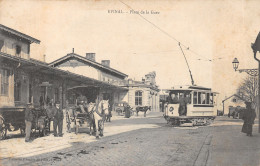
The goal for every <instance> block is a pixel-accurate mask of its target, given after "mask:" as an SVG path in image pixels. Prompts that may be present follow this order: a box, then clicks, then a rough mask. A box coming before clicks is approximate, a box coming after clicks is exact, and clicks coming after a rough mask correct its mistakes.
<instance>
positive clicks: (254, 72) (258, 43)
mask: <svg viewBox="0 0 260 166" xmlns="http://www.w3.org/2000/svg"><path fill="white" fill-rule="evenodd" d="M251 47H252V49H253V53H254V59H255V60H256V61H257V62H258V69H239V70H237V69H238V65H239V61H238V59H237V58H235V59H234V60H233V62H232V64H233V68H234V69H235V71H239V72H240V73H242V72H246V73H247V74H249V75H250V76H254V77H256V76H258V94H257V96H258V97H257V99H258V123H259V125H258V133H260V96H259V94H260V74H259V73H260V59H258V58H257V57H256V53H257V51H258V52H260V32H259V33H258V36H257V37H256V40H255V43H252V45H251Z"/></svg>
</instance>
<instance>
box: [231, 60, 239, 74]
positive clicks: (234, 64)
mask: <svg viewBox="0 0 260 166" xmlns="http://www.w3.org/2000/svg"><path fill="white" fill-rule="evenodd" d="M232 64H233V68H234V69H235V71H237V68H238V65H239V61H238V60H237V58H235V59H234V60H233V62H232Z"/></svg>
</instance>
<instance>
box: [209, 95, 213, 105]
mask: <svg viewBox="0 0 260 166" xmlns="http://www.w3.org/2000/svg"><path fill="white" fill-rule="evenodd" d="M209 104H213V93H210V99H209Z"/></svg>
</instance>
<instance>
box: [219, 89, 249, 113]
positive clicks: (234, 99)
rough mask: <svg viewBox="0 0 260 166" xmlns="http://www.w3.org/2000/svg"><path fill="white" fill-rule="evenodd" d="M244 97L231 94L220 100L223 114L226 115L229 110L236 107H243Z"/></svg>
mask: <svg viewBox="0 0 260 166" xmlns="http://www.w3.org/2000/svg"><path fill="white" fill-rule="evenodd" d="M245 101H246V100H245V99H244V98H243V97H242V96H241V97H240V96H238V95H237V94H233V95H231V96H229V97H227V98H225V99H224V100H222V104H223V114H224V115H227V114H228V113H229V110H233V109H235V108H236V107H245Z"/></svg>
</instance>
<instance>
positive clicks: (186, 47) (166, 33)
mask: <svg viewBox="0 0 260 166" xmlns="http://www.w3.org/2000/svg"><path fill="white" fill-rule="evenodd" d="M119 1H120V2H121V3H122V4H124V5H126V6H127V7H128V8H130V9H132V10H134V9H133V8H132V7H131V6H129V5H128V4H126V3H124V2H122V1H121V0H119ZM137 15H139V16H140V17H141V18H143V19H144V20H145V21H147V22H148V23H150V24H151V25H153V26H154V27H155V28H157V29H158V30H159V31H161V32H162V33H164V34H165V35H166V36H168V37H170V38H171V39H173V40H175V41H176V42H177V43H178V44H180V45H181V46H183V47H185V49H186V50H189V51H190V52H192V53H193V54H195V55H197V56H199V57H201V58H204V59H206V60H207V61H210V62H212V60H213V59H209V58H206V57H204V56H202V55H200V54H198V53H197V52H195V51H193V50H191V49H190V47H188V46H186V45H184V44H183V43H181V42H180V41H179V40H177V39H176V38H175V37H173V36H172V35H170V34H169V33H168V32H166V31H165V30H163V29H162V28H160V27H159V26H157V25H156V24H154V23H153V22H151V21H150V20H148V19H146V18H145V17H144V16H142V15H141V14H140V13H137Z"/></svg>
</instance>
